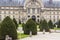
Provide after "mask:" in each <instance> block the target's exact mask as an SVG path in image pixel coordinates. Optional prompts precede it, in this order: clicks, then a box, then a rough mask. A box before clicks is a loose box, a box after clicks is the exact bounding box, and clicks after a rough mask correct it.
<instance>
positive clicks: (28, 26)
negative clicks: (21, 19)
mask: <svg viewBox="0 0 60 40" xmlns="http://www.w3.org/2000/svg"><path fill="white" fill-rule="evenodd" d="M30 31H32V35H36V34H37V25H36V23H35V22H34V21H33V20H32V19H29V20H28V21H27V23H26V24H25V27H24V34H30Z"/></svg>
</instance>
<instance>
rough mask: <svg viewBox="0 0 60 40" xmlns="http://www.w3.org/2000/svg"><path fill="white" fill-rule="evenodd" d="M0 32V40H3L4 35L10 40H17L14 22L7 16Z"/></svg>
mask: <svg viewBox="0 0 60 40" xmlns="http://www.w3.org/2000/svg"><path fill="white" fill-rule="evenodd" d="M0 32H1V34H0V37H1V39H0V40H5V36H6V35H9V36H10V37H12V40H16V39H17V31H16V26H15V24H14V22H13V21H12V20H11V19H10V17H8V16H7V17H6V18H5V19H4V20H3V21H2V23H1V28H0Z"/></svg>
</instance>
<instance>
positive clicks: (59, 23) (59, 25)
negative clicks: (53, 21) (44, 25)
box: [58, 20, 60, 28]
mask: <svg viewBox="0 0 60 40" xmlns="http://www.w3.org/2000/svg"><path fill="white" fill-rule="evenodd" d="M58 28H60V20H59V22H58Z"/></svg>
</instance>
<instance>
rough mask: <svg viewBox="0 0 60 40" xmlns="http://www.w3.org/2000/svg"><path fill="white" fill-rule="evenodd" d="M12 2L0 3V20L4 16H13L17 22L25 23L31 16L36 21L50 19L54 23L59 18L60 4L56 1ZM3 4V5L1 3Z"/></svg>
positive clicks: (29, 0)
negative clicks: (22, 3)
mask: <svg viewBox="0 0 60 40" xmlns="http://www.w3.org/2000/svg"><path fill="white" fill-rule="evenodd" d="M16 3H17V2H13V1H12V0H10V1H9V3H8V2H4V3H1V2H0V4H2V5H0V21H2V20H3V19H4V18H5V17H6V16H10V18H11V19H13V18H15V19H16V20H17V22H18V23H19V20H21V22H22V23H23V22H24V23H25V22H26V21H27V20H28V19H30V18H32V19H33V20H35V21H36V22H39V21H40V20H43V19H45V20H47V22H48V21H49V20H52V22H53V23H56V22H57V21H58V20H60V4H59V2H57V1H53V0H49V1H43V0H25V2H24V5H21V4H20V2H18V3H17V4H16ZM3 4H4V5H3Z"/></svg>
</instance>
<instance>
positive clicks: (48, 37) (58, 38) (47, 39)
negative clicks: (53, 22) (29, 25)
mask: <svg viewBox="0 0 60 40" xmlns="http://www.w3.org/2000/svg"><path fill="white" fill-rule="evenodd" d="M20 40H60V33H48V32H46V33H45V34H43V33H42V32H38V34H37V35H35V36H32V37H27V38H24V39H20Z"/></svg>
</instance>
